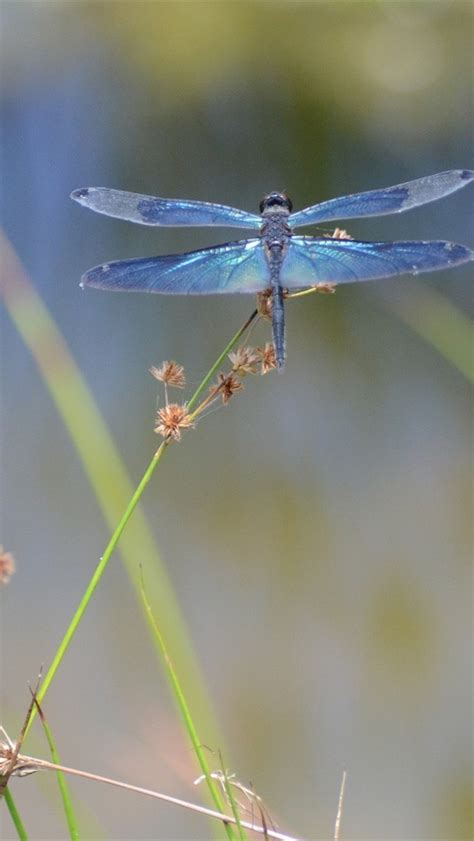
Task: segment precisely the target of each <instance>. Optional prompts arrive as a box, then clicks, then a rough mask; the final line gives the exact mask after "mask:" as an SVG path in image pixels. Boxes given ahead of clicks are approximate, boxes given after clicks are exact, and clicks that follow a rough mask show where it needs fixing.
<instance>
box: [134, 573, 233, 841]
mask: <svg viewBox="0 0 474 841" xmlns="http://www.w3.org/2000/svg"><path fill="white" fill-rule="evenodd" d="M142 599H143V603H144V605H145V610H146V613H147V615H148V619H149V622H150V625H151V627H152V629H153V633H154V635H155V639H156V641H157V643H158V645H159V648H160V650H161V653H162V656H163V660H164V663H165V669H166V672H167V675H168V679H169V681H170V683H171V688H172V691H173V693H174V697H175V699H176V702H177V704H178V707H179V710H180V713H181V715H182V718H183V721H184V726H185V727H186V730H187V731H188V735H189V738H190V739H191V744H192V746H193V748H194V752H195V754H196V757H197V760H198V762H199V765H200V767H201V770H202V772H203V774H204V776H205V777H206V782H207V785H208V788H209V792H210V794H211V797H212V799H213V801H214V804H215V806H216V807H217V809H219V810H220V811H222V809H223V802H222V798H221V796H220V793H219V790H218V788H217V786H216V784H215V782H214V780H213V779H212V777H211V773H210V770H209V765H208V763H207V758H206V755H205V752H204V750H203V748H202V743H201V740H200V738H199V736H198V733H197V730H196V727H195V725H194V721H193V718H192V715H191V711H190V709H189V706H188V704H187V701H186V698H185V696H184V692H183V690H182V687H181V683H180V681H179V678H178V675H177V673H176V669H175V667H174V665H173V662H172V660H171V657H170V655H169V652H168V649H167V647H166V644H165V640H164V638H163V635H162V633H161V631H160V629H159V628H158V625H157V624H156V621H155V617H154V616H153V612H152V609H151V605H150V603H149V601H148V599H147V596H146V593H145V588H144V585H143V580H142ZM224 828H225V830H226V833H227V836H228V838H229V841H234V839H235V835H234V832H233V830H232V828H231V827H230V826H229V825H228V824H227V823H225V824H224Z"/></svg>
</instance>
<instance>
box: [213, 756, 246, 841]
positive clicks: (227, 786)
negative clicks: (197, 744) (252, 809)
mask: <svg viewBox="0 0 474 841" xmlns="http://www.w3.org/2000/svg"><path fill="white" fill-rule="evenodd" d="M219 760H220V763H221V770H222V774H223V782H224V789H225V793H226V794H227V797H228V799H229V803H230V808H231V809H232V814H233V816H234V818H235V823H236V825H237V829H238V831H239V841H248V835H247V833H246V832H245V830H244V828H243V826H242V823H241V820H240V812H239V809H238V805H237V802H236V799H235V797H234V792H233V791H232V786H231V784H230V782H229V777H228V775H227V771H226V770H225V766H224V762H223V760H222V753H221V751H219Z"/></svg>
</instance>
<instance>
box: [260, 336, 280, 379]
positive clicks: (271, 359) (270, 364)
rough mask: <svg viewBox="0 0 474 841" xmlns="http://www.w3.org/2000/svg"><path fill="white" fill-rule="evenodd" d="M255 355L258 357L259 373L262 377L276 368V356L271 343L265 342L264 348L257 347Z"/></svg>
mask: <svg viewBox="0 0 474 841" xmlns="http://www.w3.org/2000/svg"><path fill="white" fill-rule="evenodd" d="M257 353H258V354H259V356H260V362H261V369H260V373H261V375H262V377H263V375H264V374H268V372H269V371H271V370H272V369H273V368H276V355H275V348H274V346H273V342H267V343H266V345H265V347H258V348H257Z"/></svg>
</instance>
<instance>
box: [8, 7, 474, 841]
mask: <svg viewBox="0 0 474 841" xmlns="http://www.w3.org/2000/svg"><path fill="white" fill-rule="evenodd" d="M472 24H473V7H472V5H471V4H470V3H464V2H460V0H453V2H421V3H411V2H393V3H388V2H364V3H358V2H312V3H309V2H308V3H305V2H210V3H208V2H143V3H142V2H103V3H87V2H81V3H74V2H60V3H59V2H58V3H50V2H38V3H30V2H12V3H11V2H4V3H3V4H2V26H3V36H2V59H1V62H2V65H1V71H2V72H1V85H2V89H1V130H2V158H3V167H2V168H3V176H2V181H3V183H2V224H3V226H4V230H5V232H6V234H7V236H8V237H9V238H10V240H11V242H12V244H13V246H14V247H15V249H16V250H17V253H18V254H19V256H20V258H21V259H22V261H23V264H24V266H25V268H26V270H27V271H28V273H29V275H30V277H31V278H32V280H33V281H34V284H35V286H36V288H37V289H38V291H39V292H40V294H41V295H42V297H43V299H44V300H45V302H46V304H47V306H48V307H49V309H50V311H51V313H52V314H53V316H54V318H55V319H56V321H57V323H58V324H59V327H60V329H61V330H62V332H63V334H64V336H65V338H66V340H67V342H68V344H69V346H70V349H71V351H72V353H73V354H74V356H75V358H76V360H77V361H78V364H79V365H80V367H81V369H82V371H83V372H84V375H85V377H86V378H87V380H88V382H89V383H90V385H91V388H92V390H93V393H94V395H95V397H96V399H97V401H98V403H99V406H100V408H101V411H102V412H103V414H104V416H105V418H106V420H107V422H108V423H109V425H110V428H111V431H112V434H113V436H114V438H115V440H116V442H117V444H118V446H119V449H120V451H121V454H122V457H123V459H124V461H125V463H126V465H127V467H128V469H129V471H130V474H131V476H132V477H133V479H134V481H138V479H139V478H140V476H141V474H142V472H143V470H144V468H145V466H146V464H147V462H148V461H149V458H150V457H151V454H152V452H153V450H154V448H156V446H157V439H156V437H155V436H154V435H153V417H154V411H155V407H156V399H157V389H156V382H155V381H154V380H152V378H151V377H150V375H149V374H148V373H147V369H148V367H149V366H150V365H151V364H158V363H159V362H160V361H161V360H162V359H170V358H174V359H177V360H178V361H179V362H181V363H182V364H183V365H184V366H185V368H186V371H187V374H188V378H189V380H190V381H191V383H192V384H197V382H198V381H199V379H200V377H201V376H202V375H203V374H204V373H205V372H206V370H207V368H208V367H209V365H210V363H211V362H212V361H213V360H214V359H215V357H216V356H217V354H218V353H219V352H220V350H221V349H222V347H223V346H224V344H225V343H226V342H227V340H228V339H229V338H230V336H231V335H232V333H233V332H234V331H235V330H236V329H237V327H238V326H239V324H240V323H241V322H242V321H243V320H244V319H245V317H246V316H247V315H248V314H249V312H250V309H251V307H252V305H253V302H252V301H251V300H250V299H240V298H239V299H237V298H236V297H235V298H234V297H232V298H224V299H217V298H209V299H206V300H199V299H197V298H196V299H194V298H190V299H186V298H182V299H179V298H174V299H173V298H169V299H167V298H166V297H156V298H155V297H153V298H148V297H146V296H143V297H142V296H139V295H136V296H134V295H130V296H120V295H118V296H114V295H108V294H106V293H99V292H95V291H93V290H90V291H88V292H81V290H80V289H79V286H78V281H79V277H80V275H81V273H82V272H83V271H84V270H85V269H87V268H89V267H90V266H93V265H95V264H97V263H99V262H103V261H106V260H108V259H119V258H121V257H132V256H144V255H146V254H150V255H151V254H158V253H163V254H164V253H172V252H174V251H179V250H191V249H193V248H198V247H201V246H205V245H208V244H213V243H214V242H218V241H225V240H226V239H232V233H230V234H228V233H227V232H226V231H212V230H209V229H203V230H199V229H194V230H192V229H191V230H177V231H173V230H171V229H168V230H167V229H163V230H161V231H156V230H155V231H153V230H150V229H146V228H140V227H138V226H133V225H129V224H126V223H122V222H119V221H114V220H110V219H106V218H104V217H99V216H97V215H94V214H92V213H88V212H87V211H85V210H82V209H81V208H79V207H78V206H77V205H74V204H73V203H72V202H71V201H69V199H68V194H69V192H70V191H71V190H72V189H74V188H76V187H83V186H111V187H117V188H121V189H125V190H133V191H136V192H143V193H148V194H151V195H160V196H169V197H187V198H194V199H200V200H208V201H218V202H222V203H225V204H230V205H234V206H237V207H242V208H245V209H248V210H251V211H255V210H257V207H258V203H259V201H260V198H261V196H262V194H263V193H265V192H268V191H269V190H272V189H286V190H287V191H288V193H289V194H290V195H291V197H292V199H293V203H294V206H295V208H296V209H298V208H301V207H304V206H305V205H308V204H313V203H315V202H317V201H320V200H321V201H322V200H324V199H327V198H331V197H333V196H337V195H342V194H346V193H351V192H357V191H360V190H364V189H370V188H375V187H380V186H389V185H390V184H395V183H399V182H402V181H407V180H409V179H411V178H417V177H420V176H422V175H426V174H428V173H431V172H437V171H442V170H444V169H450V168H457V167H469V166H470V165H472V151H473V150H472V141H471V130H472V116H473V109H472V76H471V70H472V66H471V65H472V54H471V51H472ZM471 204H472V193H471V194H469V191H468V190H466V191H463V192H461V193H458V194H456V195H455V196H452V197H450V198H448V199H446V200H445V201H444V202H441V203H435V204H433V205H429V206H426V207H424V208H421V209H420V210H418V211H413V213H411V214H407V215H402V216H400V217H396V216H394V217H387V218H384V219H373V220H365V221H364V220H355V221H354V222H353V223H351V225H350V232H351V233H352V234H353V235H354V236H355V237H358V238H361V239H364V238H367V239H384V238H385V239H397V238H408V239H409V238H425V239H430V238H432V239H437V238H443V239H444V238H446V239H453V240H455V241H459V242H465V243H469V244H471V245H472V215H471V216H470V207H471ZM471 277H472V272H471V270H470V269H469V268H468V267H463V268H459V269H456V270H453V271H452V272H449V273H446V274H443V273H438V274H435V275H432V276H427V277H426V279H423V280H418V279H417V280H416V281H415V280H414V279H412V278H404V279H401V280H399V281H396V282H393V284H385V285H384V284H383V283H372V284H367V285H365V284H364V285H362V286H359V287H357V288H356V287H345V288H341V289H340V290H339V291H338V293H337V294H336V295H334V296H310V297H309V298H306V299H303V300H301V301H299V302H296V301H295V302H294V303H292V304H290V305H288V307H287V319H288V365H287V369H286V371H285V374H284V376H282V377H280V376H277V375H275V374H272V375H271V376H269V377H266V378H265V379H262V380H260V379H259V380H258V381H252V382H248V383H247V388H246V391H245V393H244V394H243V395H239V396H238V398H237V399H236V400H235V402H234V403H233V404H232V405H231V406H230V407H228V408H227V409H225V410H223V411H219V412H214V413H213V414H211V415H210V416H209V417H208V418H207V420H205V421H204V422H203V423H202V424H201V425H200V426H199V429H198V430H197V431H196V432H195V433H192V435H188V436H187V437H186V440H185V441H184V443H183V444H182V445H181V446H180V447H179V448H174V449H173V451H172V452H171V453H170V454H169V457H167V459H166V461H165V462H164V463H163V469H162V470H160V472H159V474H157V475H156V476H155V478H154V480H153V482H152V485H151V486H150V488H149V489H148V490H147V493H146V498H145V510H146V514H147V516H148V518H149V521H150V523H151V526H152V529H153V532H154V534H155V536H156V538H157V541H158V543H159V545H160V547H161V549H162V552H163V555H164V557H165V560H166V563H167V566H168V569H169V572H170V575H171V578H172V580H173V583H174V585H175V588H176V592H177V596H178V599H179V602H180V604H181V606H182V609H183V611H184V613H185V615H186V617H187V621H188V627H189V631H190V634H191V636H192V638H193V640H194V643H195V647H196V651H197V652H198V655H199V659H200V664H201V666H202V669H203V672H204V675H205V677H206V680H207V683H208V687H209V692H210V694H211V697H212V698H213V701H214V704H215V710H216V714H217V717H218V721H219V724H220V727H221V730H222V732H223V733H224V734H225V739H226V761H227V764H228V765H229V767H230V769H231V770H232V771H234V772H235V773H236V774H237V776H238V778H239V779H240V780H242V782H244V783H248V782H249V781H251V782H252V783H253V785H254V786H255V789H256V791H258V792H259V794H261V795H262V796H263V798H264V800H265V802H266V804H267V806H268V809H269V811H270V814H271V815H272V817H273V818H274V820H276V821H277V822H278V823H279V825H280V827H281V829H282V831H285V830H286V831H288V832H293V833H295V834H300V835H302V836H305V837H307V838H312V839H316V838H317V839H322V838H328V837H331V836H332V832H333V826H334V818H335V814H336V807H337V798H338V793H339V786H340V781H341V776H342V772H343V769H347V772H348V780H347V788H346V801H345V808H344V817H343V837H344V838H347V839H382V838H383V839H404V840H405V839H407V841H408V839H417V841H418V839H467V838H470V837H471V835H472V825H471V818H470V779H471V766H470V762H471V750H470V700H471V690H470V677H471V653H472V650H471V637H470V628H471V623H470V617H471V598H470V580H471V578H470V549H471V511H470V502H471V495H470V488H471V458H470V449H469V426H470V423H469V422H470V409H471V402H470V401H471V397H470V392H469V387H468V384H467V382H466V380H465V379H464V377H463V376H462V375H461V374H460V372H459V371H458V370H456V368H455V367H453V366H451V365H450V364H449V362H448V361H447V360H446V359H445V358H443V356H442V355H440V354H438V353H437V351H436V350H435V349H434V348H433V347H432V346H430V344H429V343H425V342H424V341H423V340H422V339H421V338H420V337H419V336H418V335H417V334H416V332H413V331H412V330H410V329H409V327H408V326H407V325H406V324H404V323H403V322H402V321H401V320H400V319H399V317H398V316H397V314H396V312H397V311H398V310H400V309H403V307H405V308H406V306H407V301H408V306H409V302H410V295H411V294H412V290H415V289H416V290H419V289H421V290H423V291H426V293H427V295H429V294H430V290H433V294H435V293H441V294H442V295H443V296H444V297H445V298H446V299H449V301H451V302H452V304H453V305H454V306H455V307H456V308H458V309H459V310H461V311H467V310H468V308H469V305H470V288H471V287H470V280H471ZM427 300H430V299H429V298H428V299H427ZM436 300H437V299H434V306H435V310H436ZM439 318H440V326H441V329H442V323H441V322H442V313H441V311H440V313H439ZM1 326H2V343H3V366H2V385H3V388H2V391H3V420H2V445H3V467H2V474H3V491H2V497H3V499H2V502H3V512H2V538H1V542H2V543H3V544H4V545H5V546H6V547H7V548H8V549H10V550H11V551H13V552H14V554H15V556H16V561H17V572H16V575H15V576H14V578H13V579H12V581H11V583H10V585H9V587H8V589H7V590H6V591H5V593H4V597H3V608H2V628H3V658H2V659H3V662H2V684H3V709H4V715H3V719H4V721H6V723H7V724H8V725H9V728H10V729H11V730H12V731H13V733H12V735H14V731H16V730H17V729H18V728H19V725H20V722H21V718H22V715H23V710H24V709H26V706H27V703H28V694H27V689H26V684H27V681H28V680H32V679H33V678H34V676H35V674H36V673H37V670H38V667H39V664H40V663H42V662H44V663H46V664H48V663H49V662H50V659H51V657H52V655H53V653H54V650H55V648H56V646H57V644H58V642H59V639H60V636H61V635H62V633H63V630H64V629H65V627H66V625H67V623H68V621H69V619H70V616H71V614H72V611H73V609H74V608H75V607H76V605H77V602H78V599H79V597H80V595H81V594H82V592H83V589H84V587H85V586H86V583H87V581H88V579H89V577H90V575H91V572H92V570H93V568H94V566H95V564H96V562H97V560H98V558H99V555H100V554H101V552H102V551H103V548H104V546H105V543H106V541H107V538H108V529H107V528H106V526H105V525H104V521H103V519H102V517H101V515H100V512H99V511H98V509H97V505H96V502H95V499H94V497H93V495H92V493H91V490H90V487H89V485H88V483H87V480H86V478H85V475H84V472H83V469H82V466H81V463H80V461H79V459H78V457H77V455H76V453H75V450H74V449H73V446H72V444H71V442H70V440H69V438H68V436H67V433H66V432H65V430H64V427H63V425H62V423H61V421H60V419H59V417H58V415H57V413H56V410H55V408H54V406H53V404H52V402H51V399H50V397H49V395H48V393H47V392H46V390H45V387H44V384H43V382H42V380H41V379H40V377H39V375H38V371H37V368H36V366H35V363H34V361H33V359H32V357H31V355H30V353H29V351H28V350H27V349H26V348H25V346H24V345H23V343H22V341H21V339H20V337H19V335H18V333H17V332H16V330H15V328H14V327H13V325H12V323H11V322H10V320H9V318H8V316H6V315H5V313H4V312H2V325H1ZM256 337H257V338H258V340H259V341H262V340H265V339H268V338H269V331H268V328H266V327H263V328H259V332H258V333H257V334H256ZM456 341H457V336H456V335H455V334H454V333H453V334H452V335H450V336H448V342H452V343H453V346H454V345H455V344H456ZM139 560H140V558H139V547H137V564H138V562H139ZM106 578H107V581H106V582H103V584H102V585H101V587H100V590H99V592H98V593H97V594H96V597H95V599H94V601H93V603H92V606H91V608H90V610H89V612H88V614H87V621H86V622H85V624H84V626H83V627H81V629H80V631H79V634H78V636H77V638H76V639H75V642H74V645H73V648H72V650H71V651H70V652H69V654H68V656H67V659H66V661H65V663H64V665H63V666H62V667H61V670H60V673H59V674H58V677H57V680H56V682H55V683H54V685H53V687H52V690H51V693H50V694H49V695H48V701H47V705H46V709H47V714H48V718H49V721H50V723H51V725H52V727H53V731H54V733H55V736H56V739H57V741H58V745H59V748H60V752H61V755H62V758H63V761H64V762H65V763H66V764H68V765H71V766H73V765H76V766H78V767H80V768H84V769H87V770H95V771H96V772H98V773H102V774H105V775H109V776H116V777H118V778H120V779H125V780H127V781H130V782H135V783H136V784H139V785H143V786H147V787H154V788H157V789H161V790H163V791H165V792H167V793H171V794H175V795H176V796H180V797H183V798H187V799H198V798H199V792H198V791H196V789H194V788H193V786H192V780H193V777H194V776H196V774H195V765H194V761H193V757H192V754H191V751H190V749H189V746H188V744H187V742H186V740H185V738H184V737H183V735H182V732H181V730H180V725H179V722H178V719H177V715H176V713H175V710H174V707H173V705H172V702H171V700H170V697H169V691H168V687H167V685H166V681H165V679H164V677H163V675H162V674H161V671H160V670H159V669H158V667H157V666H156V661H155V659H154V655H153V651H152V648H151V646H150V642H149V637H148V634H147V631H146V629H145V627H144V623H143V621H142V618H141V616H140V613H139V610H138V608H137V605H136V602H135V599H134V597H133V596H132V594H131V591H130V586H129V583H128V580H127V578H126V576H125V574H124V571H123V568H122V566H121V564H120V562H119V558H118V556H117V557H116V558H115V559H114V561H113V563H112V564H111V566H110V568H109V569H108V571H107V576H106ZM212 747H214V748H217V747H219V746H218V745H213V746H212ZM38 751H40V752H41V753H42V755H45V751H44V748H43V746H42V745H41V747H38ZM210 761H211V764H212V757H211V760H210ZM215 764H216V765H217V764H218V763H217V761H216V763H215ZM73 789H74V792H75V793H76V795H77V797H78V798H80V799H81V801H82V803H83V804H86V806H87V810H88V813H89V815H94V816H95V818H96V819H97V824H94V821H93V820H92V819H91V822H90V823H89V826H91V827H95V828H93V829H91V830H90V837H91V838H92V837H97V838H99V837H108V838H113V839H117V840H118V839H132V838H133V839H138V838H140V839H158V838H160V839H162V838H167V839H168V838H169V839H182V838H191V837H192V838H202V839H204V838H207V837H209V833H210V830H209V827H208V826H207V824H206V823H205V822H204V821H203V820H202V819H201V818H197V817H190V816H188V815H187V814H181V813H177V812H176V811H173V810H172V807H167V806H165V805H159V804H156V803H154V802H147V801H146V800H144V799H139V798H138V797H133V796H127V797H125V796H124V795H123V794H122V793H120V792H116V791H114V790H111V789H110V790H105V791H104V790H103V789H101V788H99V787H97V786H93V785H91V784H89V783H84V782H79V783H74V786H73ZM12 790H13V792H14V795H15V798H16V800H17V804H18V806H19V808H20V809H21V813H22V815H23V817H24V819H25V821H26V822H27V825H28V826H29V828H30V831H31V833H32V837H33V838H41V839H61V838H64V837H65V830H64V821H63V819H62V817H61V815H60V814H59V813H58V805H57V799H56V790H55V781H54V779H53V778H52V777H51V778H46V777H43V778H41V779H39V775H37V776H36V777H32V778H29V779H26V780H23V781H16V782H14V783H13V787H12ZM2 821H3V829H2V831H3V837H4V838H12V837H14V836H13V830H12V828H11V824H10V819H9V817H8V815H7V814H6V811H5V810H3V815H2Z"/></svg>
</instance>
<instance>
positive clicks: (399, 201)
mask: <svg viewBox="0 0 474 841" xmlns="http://www.w3.org/2000/svg"><path fill="white" fill-rule="evenodd" d="M473 179H474V171H472V170H470V169H453V170H450V171H448V172H439V173H438V174H437V175H428V176H426V178H418V179H417V180H416V181H407V183H406V184H397V185H396V186H395V187H386V188H385V189H382V190H370V191H369V192H367V193H356V194H355V195H352V196H341V197H340V198H337V199H330V201H325V202H322V203H321V204H315V205H313V206H312V207H307V208H306V209H305V210H300V211H298V212H297V213H292V214H291V215H290V218H289V220H288V224H289V225H290V226H291V227H292V228H298V227H301V226H302V225H313V224H314V223H315V222H329V221H330V220H331V219H356V218H360V217H362V216H386V215H388V214H389V213H403V212H404V211H405V210H410V209H411V208H412V207H418V205H421V204H427V203H428V202H430V201H435V200H436V199H441V198H442V197H443V196H447V195H449V193H454V192H455V190H459V189H460V188H461V187H465V186H466V184H469V182H470V181H472V180H473Z"/></svg>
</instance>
